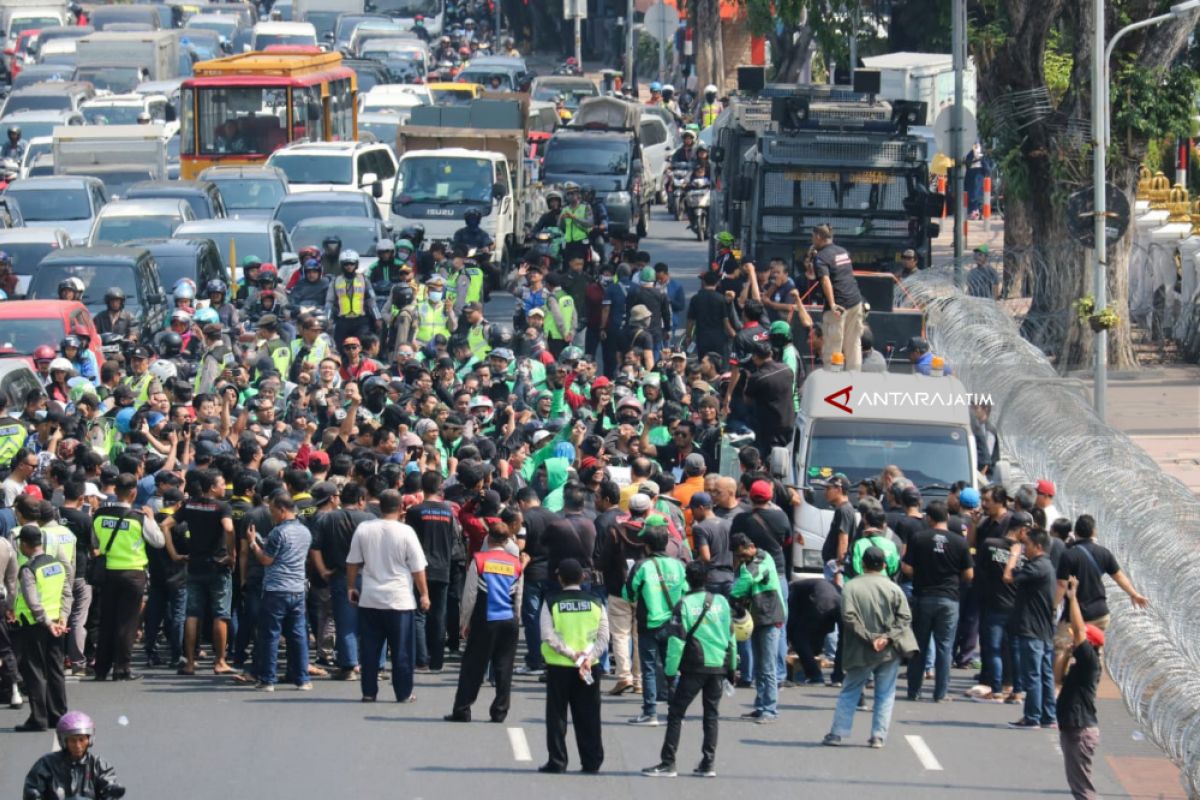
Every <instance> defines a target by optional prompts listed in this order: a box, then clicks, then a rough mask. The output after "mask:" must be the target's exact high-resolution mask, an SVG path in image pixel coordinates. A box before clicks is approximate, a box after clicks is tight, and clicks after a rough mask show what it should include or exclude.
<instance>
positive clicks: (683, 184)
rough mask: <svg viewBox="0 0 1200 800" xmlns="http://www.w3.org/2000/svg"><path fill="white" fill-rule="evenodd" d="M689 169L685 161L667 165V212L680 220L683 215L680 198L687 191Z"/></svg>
mask: <svg viewBox="0 0 1200 800" xmlns="http://www.w3.org/2000/svg"><path fill="white" fill-rule="evenodd" d="M691 171H692V170H691V167H690V166H689V165H688V164H687V163H685V162H679V163H676V164H668V165H667V213H668V214H671V215H672V216H674V217H675V219H677V220H680V221H682V220H683V217H684V215H685V211H684V208H683V203H681V202H680V200H681V199H683V195H684V193H685V192H686V191H687V184H688V176H689V175H690V174H691Z"/></svg>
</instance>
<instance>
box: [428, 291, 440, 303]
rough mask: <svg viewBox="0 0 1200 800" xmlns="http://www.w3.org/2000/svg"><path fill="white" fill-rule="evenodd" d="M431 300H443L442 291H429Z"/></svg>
mask: <svg viewBox="0 0 1200 800" xmlns="http://www.w3.org/2000/svg"><path fill="white" fill-rule="evenodd" d="M429 302H431V303H440V302H442V293H441V292H430V293H429Z"/></svg>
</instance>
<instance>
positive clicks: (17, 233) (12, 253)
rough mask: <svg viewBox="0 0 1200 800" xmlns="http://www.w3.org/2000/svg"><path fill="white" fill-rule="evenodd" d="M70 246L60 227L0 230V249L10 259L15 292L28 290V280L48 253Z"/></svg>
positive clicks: (20, 293) (24, 292)
mask: <svg viewBox="0 0 1200 800" xmlns="http://www.w3.org/2000/svg"><path fill="white" fill-rule="evenodd" d="M70 246H71V237H70V236H69V235H68V234H67V232H66V231H64V230H63V229H62V228H9V229H7V230H0V250H3V251H4V252H5V253H7V254H8V257H9V258H10V259H11V260H12V270H13V272H14V273H16V276H17V294H18V295H22V296H23V295H25V294H27V293H28V291H29V281H30V279H31V278H32V277H33V273H34V271H35V270H36V269H37V265H38V264H40V263H41V262H42V259H43V258H45V257H46V256H47V255H48V254H49V253H51V252H52V251H54V250H61V249H63V248H64V247H70Z"/></svg>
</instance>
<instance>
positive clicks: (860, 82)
mask: <svg viewBox="0 0 1200 800" xmlns="http://www.w3.org/2000/svg"><path fill="white" fill-rule="evenodd" d="M882 80H883V74H882V73H881V72H880V71H879V70H877V69H856V70H854V91H855V92H857V93H858V94H879V87H880V86H881V82H882Z"/></svg>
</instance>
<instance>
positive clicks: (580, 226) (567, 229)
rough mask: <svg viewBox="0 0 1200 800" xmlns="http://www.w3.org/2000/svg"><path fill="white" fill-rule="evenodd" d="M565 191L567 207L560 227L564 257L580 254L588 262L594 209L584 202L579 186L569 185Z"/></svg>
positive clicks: (561, 218) (560, 219) (560, 220)
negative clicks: (588, 246)
mask: <svg viewBox="0 0 1200 800" xmlns="http://www.w3.org/2000/svg"><path fill="white" fill-rule="evenodd" d="M565 189H566V193H567V207H566V208H564V209H563V212H562V216H561V217H560V218H559V225H558V227H559V228H561V229H562V232H563V242H564V252H563V255H564V257H565V258H570V257H571V256H572V255H573V254H575V253H579V254H580V255H582V256H583V257H584V260H587V241H588V238H589V237H590V236H591V234H592V225H593V217H592V207H591V206H589V205H588V204H587V203H585V202H583V196H582V193H581V192H580V191H579V184H577V183H568V184H566V186H565Z"/></svg>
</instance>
